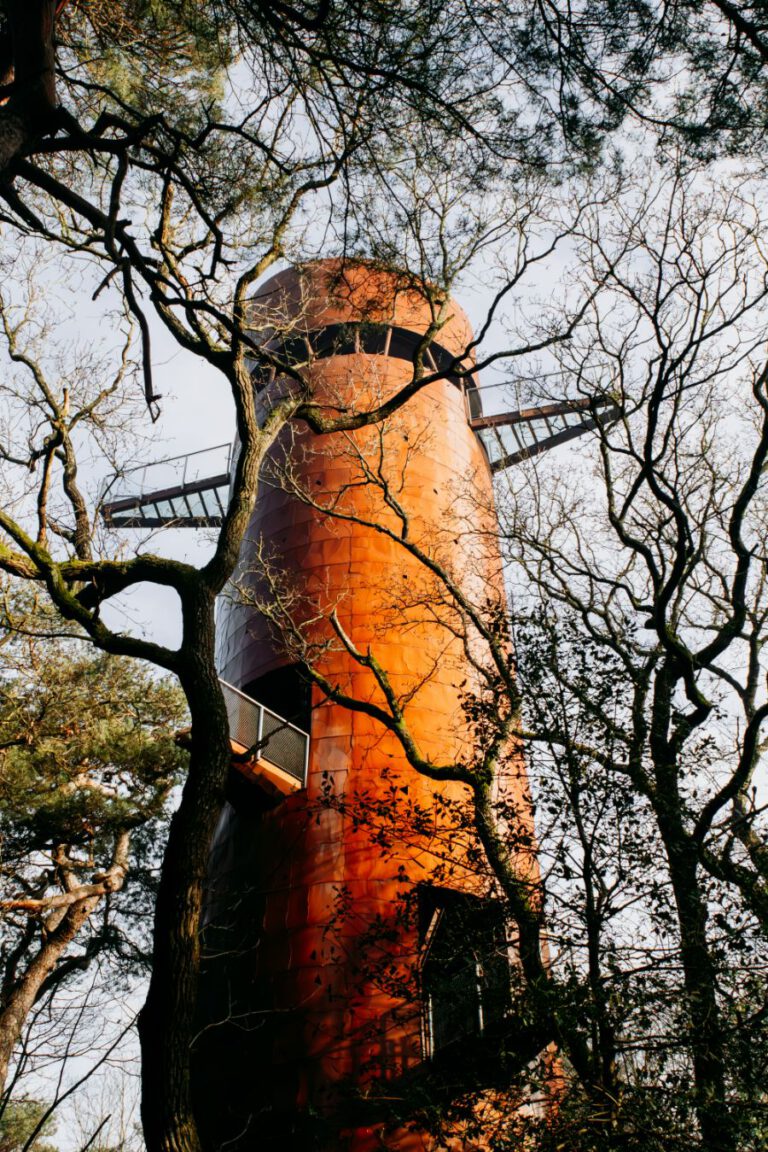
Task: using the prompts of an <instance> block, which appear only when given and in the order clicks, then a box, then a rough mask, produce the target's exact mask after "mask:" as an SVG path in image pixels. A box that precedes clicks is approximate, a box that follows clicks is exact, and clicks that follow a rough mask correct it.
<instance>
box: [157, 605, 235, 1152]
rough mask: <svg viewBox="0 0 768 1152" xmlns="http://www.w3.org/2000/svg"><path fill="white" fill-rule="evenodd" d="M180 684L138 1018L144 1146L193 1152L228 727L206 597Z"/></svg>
mask: <svg viewBox="0 0 768 1152" xmlns="http://www.w3.org/2000/svg"><path fill="white" fill-rule="evenodd" d="M184 624H185V628H184V630H185V637H187V638H190V637H194V638H195V642H194V643H191V642H190V641H189V639H186V640H185V644H184V646H183V648H182V665H186V672H185V671H182V673H181V680H182V686H183V688H184V690H185V692H186V694H187V700H188V703H189V707H190V713H191V718H192V729H191V744H190V761H189V774H188V776H187V780H186V782H185V784H184V788H183V791H182V796H181V802H180V804H179V808H178V810H177V811H176V813H175V815H174V817H173V819H172V821H171V826H170V831H169V834H168V843H167V846H166V850H165V854H164V857H163V865H162V871H161V876H160V888H159V892H158V898H157V906H156V910H155V927H154V950H153V958H154V959H153V969H152V977H151V980H150V985H149V991H148V994H147V1000H146V1003H145V1005H144V1007H143V1009H142V1011H141V1015H140V1017H139V1037H140V1040H141V1052H142V1101H141V1115H142V1124H143V1128H144V1139H145V1141H146V1146H147V1150H148V1152H200V1150H201V1147H202V1146H201V1143H200V1138H199V1135H198V1131H197V1124H196V1121H195V1117H194V1112H193V1108H192V1094H191V1082H190V1061H191V1049H192V1042H193V1039H194V1026H195V1012H196V1005H197V994H198V978H199V969H200V925H201V914H202V905H203V892H204V885H205V878H206V872H207V864H208V852H209V847H210V843H211V839H212V837H213V832H214V830H215V827H216V823H217V820H218V817H219V813H220V811H221V808H222V805H223V801H224V786H225V783H226V778H227V773H228V771H229V767H230V760H231V757H230V750H229V726H228V721H227V713H226V708H225V706H224V699H223V696H222V694H221V689H220V686H219V682H218V678H217V676H216V671H215V665H214V622H213V598H212V597H211V596H206V597H203V596H201V597H200V598H199V602H198V603H195V604H189V603H187V604H185V621H184Z"/></svg>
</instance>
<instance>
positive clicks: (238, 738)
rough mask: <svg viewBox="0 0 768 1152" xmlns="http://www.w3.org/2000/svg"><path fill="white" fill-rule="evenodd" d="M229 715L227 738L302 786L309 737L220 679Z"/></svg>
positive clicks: (306, 766)
mask: <svg viewBox="0 0 768 1152" xmlns="http://www.w3.org/2000/svg"><path fill="white" fill-rule="evenodd" d="M219 683H220V684H221V687H222V689H223V692H224V703H225V704H226V707H227V714H228V716H229V731H230V739H232V740H234V741H235V743H237V744H240V745H241V746H242V747H243V748H245V749H246V750H253V751H254V754H255V756H256V757H257V758H258V759H259V760H266V761H268V762H269V763H270V764H274V765H275V766H276V767H277V768H280V769H281V770H282V771H283V772H287V773H288V775H289V776H292V777H293V779H294V780H296V781H297V782H298V784H299V786H300V787H302V788H303V787H304V785H305V784H306V780H307V771H308V769H309V742H310V736H309V733H308V732H305V731H304V729H303V728H299V727H298V726H297V725H296V724H292V723H291V722H290V720H286V719H285V717H283V716H280V715H278V713H277V712H273V711H272V709H271V708H267V707H266V706H265V705H264V704H260V703H259V701H258V700H254V699H253V697H252V696H247V695H246V694H245V692H242V691H241V690H240V689H239V688H236V687H235V685H234V684H229V683H228V682H227V681H226V680H222V679H221V678H219Z"/></svg>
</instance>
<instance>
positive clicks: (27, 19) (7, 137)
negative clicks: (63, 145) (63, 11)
mask: <svg viewBox="0 0 768 1152" xmlns="http://www.w3.org/2000/svg"><path fill="white" fill-rule="evenodd" d="M56 8H57V5H56V0H6V3H5V10H6V19H7V25H8V34H9V39H8V41H7V42H6V44H4V45H3V50H2V52H1V53H0V67H1V68H2V72H3V77H2V82H3V84H4V85H6V86H7V87H8V88H9V93H8V96H7V98H6V102H5V103H4V104H3V105H2V106H1V107H0V179H2V178H3V175H4V172H5V169H6V168H7V167H8V165H9V164H10V163H11V162H12V161H13V160H14V159H15V157H16V156H18V155H19V153H20V152H21V151H22V150H23V149H24V147H25V146H26V145H27V144H28V143H29V142H30V140H32V139H34V138H35V137H38V136H42V135H45V133H46V132H49V131H50V130H51V127H52V126H53V124H54V122H55V115H56V73H55V64H56V59H55V48H54V25H55V21H56ZM9 63H10V66H9Z"/></svg>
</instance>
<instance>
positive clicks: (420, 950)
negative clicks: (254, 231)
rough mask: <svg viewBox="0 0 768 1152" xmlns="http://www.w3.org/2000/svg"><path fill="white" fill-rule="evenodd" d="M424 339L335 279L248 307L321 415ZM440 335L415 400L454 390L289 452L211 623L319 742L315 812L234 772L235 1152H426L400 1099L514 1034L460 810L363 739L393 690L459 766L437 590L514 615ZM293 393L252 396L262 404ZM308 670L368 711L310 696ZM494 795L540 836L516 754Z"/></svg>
mask: <svg viewBox="0 0 768 1152" xmlns="http://www.w3.org/2000/svg"><path fill="white" fill-rule="evenodd" d="M434 319H435V317H434V315H433V313H432V311H431V309H430V306H429V303H428V301H427V299H426V297H425V292H424V290H423V286H422V289H421V290H418V289H417V288H413V287H410V288H409V287H408V286H407V285H406V284H404V283H403V282H402V281H401V280H400V279H399V278H398V277H396V276H395V275H393V274H389V273H381V272H377V271H375V270H373V269H372V268H370V267H369V266H367V265H364V264H352V265H347V266H343V265H341V264H339V263H337V262H333V261H323V262H318V263H315V264H312V265H310V266H309V267H308V268H306V269H305V270H303V271H294V270H290V271H288V272H285V273H281V274H280V275H278V276H276V277H274V278H273V279H272V280H270V281H269V282H268V283H267V284H266V285H264V286H263V287H262V289H261V290H260V292H259V295H258V297H257V299H256V301H255V303H254V326H255V328H256V329H257V330H260V331H261V332H262V334H263V338H264V340H265V341H267V342H269V341H270V339H271V340H272V347H273V349H274V351H275V355H276V356H280V357H286V358H288V356H289V354H290V358H291V360H292V362H294V363H296V365H297V373H298V372H299V371H300V372H301V373H302V374H304V375H306V378H307V379H308V380H309V381H310V385H311V396H312V400H313V402H314V403H316V404H317V405H319V406H321V407H327V408H330V409H333V410H335V411H340V410H344V411H349V410H353V411H367V410H370V409H372V408H374V407H376V406H377V405H379V404H381V403H382V402H384V401H386V400H387V399H389V398H390V397H392V396H394V395H395V394H396V393H397V392H398V391H399V390H400V389H401V388H402V387H403V386H404V385H405V384H407V383H408V382H409V381H410V380H411V379H412V377H413V372H414V354H415V352H416V349H417V348H418V346H419V344H420V341H421V339H422V337H423V336H424V333H425V332H426V331H427V330H428V328H429V326H430V324H432V322H433V321H434ZM439 319H440V327H439V329H438V330H436V331H435V334H434V340H433V343H432V344H431V346H430V352H429V354H428V355H429V357H432V358H433V359H432V360H431V361H430V360H429V358H428V359H427V361H426V363H425V366H424V374H425V375H430V374H435V373H436V371H440V370H445V371H446V372H447V375H445V376H444V377H443V378H441V379H436V380H434V381H433V382H432V383H430V384H428V385H426V386H425V387H423V388H420V389H418V390H416V391H415V392H414V394H413V395H412V396H411V397H410V398H409V399H408V401H407V402H406V403H405V404H404V405H403V406H402V407H401V408H399V409H397V410H396V411H394V412H393V413H392V414H391V415H390V416H388V417H387V418H386V419H385V420H384V421H383V422H382V423H380V424H376V425H372V426H371V427H365V428H362V429H360V430H357V431H355V432H352V433H334V434H332V435H327V436H317V435H315V434H313V433H311V432H309V431H308V430H307V429H306V428H304V427H300V428H290V429H287V430H286V432H285V434H284V435H283V436H282V437H281V438H280V439H279V441H278V442H277V444H276V445H275V446H274V448H273V450H272V452H271V454H270V458H269V462H268V464H267V466H266V468H265V471H264V477H263V484H262V490H261V492H260V495H259V499H258V502H257V507H256V510H255V513H254V516H253V519H252V522H251V525H250V529H249V532H248V538H247V540H246V542H245V544H244V547H243V550H242V553H241V563H240V571H239V574H238V578H237V590H236V591H234V592H233V594H232V595H231V596H230V597H229V598H227V600H226V602H225V603H224V604H223V605H222V608H221V612H220V618H219V631H220V674H221V676H222V679H223V680H224V681H226V682H228V683H229V684H231V685H233V686H234V687H235V688H238V689H240V690H242V692H244V693H245V694H246V695H247V696H249V697H252V698H253V699H255V700H257V701H260V702H261V703H262V704H264V705H266V707H267V708H269V709H271V710H272V712H273V713H276V714H277V715H278V716H282V717H285V718H287V720H289V721H291V722H292V723H295V724H296V725H297V727H298V728H302V729H304V730H306V731H308V732H309V737H310V740H309V752H308V771H307V775H306V786H305V787H298V786H292V785H291V783H290V777H285V774H283V777H284V778H281V777H280V775H279V773H277V772H271V770H270V768H269V765H268V764H267V767H266V768H265V764H264V761H263V760H260V759H259V758H258V757H257V758H255V760H254V761H253V762H252V763H251V764H250V766H249V765H247V764H246V765H245V766H243V765H241V769H240V780H239V783H238V784H237V786H236V787H235V788H234V789H233V796H232V803H231V805H230V806H229V807H228V808H227V810H226V813H225V818H224V820H223V821H222V825H221V827H220V829H219V834H218V837H217V842H216V846H215V849H214V854H213V861H212V877H213V879H212V895H211V908H210V912H209V929H208V940H209V945H208V951H209V956H210V959H209V962H208V963H209V976H208V980H207V987H208V989H209V992H208V993H207V996H208V1003H207V1007H206V1010H205V1011H206V1013H207V1017H206V1021H205V1028H206V1031H205V1033H204V1034H203V1039H202V1041H201V1046H202V1050H203V1052H204V1059H203V1060H202V1062H201V1066H202V1067H203V1069H204V1070H203V1072H201V1075H203V1076H205V1078H206V1081H207V1085H208V1087H207V1091H210V1090H211V1086H212V1085H213V1086H214V1087H215V1091H216V1092H217V1093H218V1092H221V1093H222V1094H226V1095H227V1097H228V1100H229V1103H228V1104H227V1105H226V1107H225V1106H224V1104H223V1103H222V1113H223V1112H224V1111H226V1110H227V1109H229V1110H230V1111H231V1112H232V1113H233V1116H232V1118H231V1120H229V1121H227V1123H226V1124H223V1126H221V1127H219V1128H217V1126H216V1125H217V1122H216V1121H214V1120H210V1118H209V1120H208V1121H207V1123H208V1124H209V1125H210V1126H211V1130H212V1131H214V1130H215V1131H216V1132H220V1134H221V1137H220V1138H222V1139H223V1138H226V1139H231V1140H233V1141H234V1143H233V1146H234V1147H238V1148H240V1147H242V1148H247V1147H251V1146H252V1147H254V1148H255V1147H259V1148H260V1149H265V1148H273V1147H275V1148H276V1147H278V1146H280V1147H281V1148H284V1149H288V1148H294V1147H295V1148H307V1149H309V1148H315V1147H317V1148H328V1149H349V1150H350V1152H367V1150H368V1149H370V1150H373V1149H380V1148H390V1149H398V1150H402V1152H406V1150H411V1149H413V1150H416V1149H419V1150H422V1149H427V1148H431V1147H437V1146H438V1145H435V1144H434V1143H431V1142H430V1140H431V1137H430V1136H429V1135H428V1134H427V1125H426V1123H425V1121H424V1120H423V1118H420V1115H419V1110H418V1107H417V1105H416V1104H414V1103H413V1102H412V1099H411V1096H410V1095H409V1093H410V1092H411V1090H412V1089H413V1088H414V1086H415V1088H416V1089H418V1083H419V1076H421V1075H423V1074H424V1069H425V1068H430V1067H434V1066H435V1065H436V1063H437V1062H439V1058H441V1057H442V1055H443V1054H444V1053H448V1054H449V1055H450V1053H451V1051H455V1050H456V1046H457V1045H458V1046H459V1048H461V1047H462V1046H464V1047H465V1050H466V1051H469V1050H470V1049H471V1048H472V1045H474V1044H476V1043H477V1042H479V1039H480V1038H481V1036H482V1034H483V1033H484V1032H485V1033H492V1031H493V1027H494V1026H495V1025H497V1024H498V1023H499V1021H500V1020H501V1018H502V1017H503V1016H504V1014H505V1013H506V1012H507V1010H508V1008H509V997H510V995H511V994H510V973H511V971H512V970H513V968H514V942H513V940H512V939H511V936H510V930H509V925H508V923H507V921H506V917H505V916H504V914H503V913H502V912H501V904H500V903H499V902H498V901H494V900H493V899H491V898H490V897H491V894H492V886H491V881H490V879H489V873H488V870H487V867H486V866H485V864H484V862H483V856H482V852H481V851H480V848H479V844H478V842H477V840H476V838H475V834H474V832H473V830H472V826H471V819H470V814H469V813H468V793H467V790H466V789H465V788H464V786H462V785H459V784H456V783H447V782H435V781H434V780H431V779H429V778H428V777H427V776H425V775H423V774H421V773H419V772H418V771H416V770H415V769H414V768H413V767H411V766H410V764H409V763H408V759H407V757H406V755H405V752H404V748H403V743H402V742H401V740H400V739H398V736H397V734H396V733H394V732H392V731H387V729H386V727H385V726H384V725H382V723H381V721H380V720H379V719H377V718H376V714H375V710H376V709H383V710H385V711H386V710H390V711H391V705H392V700H389V701H388V699H387V690H388V689H389V690H391V693H392V698H393V699H394V700H396V702H397V707H398V708H400V709H401V710H402V720H401V721H400V722H401V724H402V728H403V731H405V732H406V733H407V736H408V738H409V739H411V740H412V741H413V744H414V746H415V747H416V748H417V749H418V752H419V754H420V755H422V756H423V757H425V758H426V759H427V760H429V761H430V762H431V763H432V764H436V765H445V764H451V763H454V762H460V763H472V760H473V757H474V755H475V745H476V742H477V740H478V733H477V729H476V726H475V725H474V723H473V722H472V720H471V719H470V717H469V716H468V714H467V708H466V701H467V698H468V696H469V695H471V693H472V691H473V689H475V688H477V687H478V683H479V675H480V673H479V672H478V670H477V668H476V666H475V662H478V661H482V659H483V654H482V652H480V651H479V650H478V649H477V640H476V638H474V637H472V636H471V634H470V632H468V630H467V626H466V617H465V616H464V615H463V614H462V612H461V611H460V610H459V609H458V608H457V606H456V603H455V600H452V598H451V596H450V595H449V594H448V592H447V590H446V584H445V580H444V579H443V576H441V573H442V574H444V575H445V576H447V577H448V578H449V580H450V581H452V582H454V583H455V585H456V587H457V588H458V589H460V591H461V594H462V595H463V596H465V597H466V598H467V599H468V600H469V601H470V602H472V603H473V604H475V605H477V606H482V607H483V608H484V609H487V607H488V606H489V605H490V606H491V607H494V608H495V609H497V610H498V611H499V613H500V614H502V613H503V608H504V590H503V581H502V574H501V563H500V558H499V554H498V551H497V545H496V532H495V517H494V514H493V491H492V483H491V469H490V467H489V463H488V460H487V458H486V454H485V452H484V450H483V447H482V445H481V444H480V441H479V440H478V438H477V436H476V434H475V432H474V431H473V429H472V427H471V426H470V423H469V419H468V409H467V396H466V387H465V384H466V377H465V378H464V384H463V383H462V381H461V380H460V379H457V377H456V370H455V364H454V369H453V371H451V369H450V365H451V363H452V362H453V361H454V359H455V358H462V357H464V356H465V354H466V349H467V346H468V345H469V344H470V342H471V339H472V333H471V330H470V327H469V324H468V321H467V319H466V317H465V316H464V314H463V313H462V311H461V309H460V308H459V307H458V306H457V305H455V304H454V303H453V302H450V303H449V305H448V307H447V309H444V311H443V313H442V315H441V316H440V317H439ZM271 329H274V330H275V332H277V333H279V336H274V337H271V336H270V330H271ZM267 347H270V344H269V343H267ZM430 365H432V366H431V367H430ZM296 386H297V385H296V384H293V385H291V384H290V382H288V381H286V379H285V378H284V377H283V378H278V379H273V380H271V381H269V380H263V381H262V383H261V392H260V394H259V402H260V403H261V404H262V405H263V406H264V407H265V409H266V407H268V406H269V404H270V403H272V402H273V401H274V398H275V396H277V395H284V394H285V393H286V390H288V389H290V387H296ZM403 542H405V544H406V545H410V544H413V545H415V547H416V549H417V550H418V551H419V552H420V553H421V554H423V556H422V558H419V557H418V556H416V555H414V554H413V552H412V551H409V550H408V547H404V544H403ZM423 557H426V558H427V559H428V563H427V564H426V565H425V563H424V562H423ZM265 571H266V572H267V573H268V576H265V575H264V572H265ZM309 665H311V666H312V668H314V670H315V671H316V673H317V675H318V676H319V677H320V678H324V680H325V681H326V682H327V683H328V684H330V685H331V686H332V688H333V689H334V690H335V691H336V692H339V693H342V694H343V695H345V696H348V697H350V698H353V699H354V700H355V701H356V702H357V705H358V706H357V707H356V708H350V707H347V706H345V705H344V704H342V703H338V702H335V701H334V700H331V699H328V698H327V697H326V695H325V693H324V692H323V691H322V690H321V688H320V687H318V686H317V684H314V686H312V687H311V690H310V687H309V685H308V680H307V672H306V669H307V666H309ZM277 738H278V737H275V739H277ZM244 746H245V745H244ZM286 780H287V783H286ZM499 789H500V795H503V797H504V799H505V800H506V802H507V804H509V805H510V806H512V807H513V808H514V809H515V810H516V812H517V814H518V818H519V819H520V821H521V822H522V823H523V824H524V825H526V826H527V827H528V828H529V829H530V830H531V832H532V829H531V818H530V802H529V799H528V794H527V788H526V782H525V776H524V771H523V768H522V762H521V759H520V757H519V755H517V754H516V753H515V751H514V749H510V752H509V756H508V762H507V763H506V764H505V765H504V766H503V769H502V772H501V778H500V783H499ZM531 843H532V838H531ZM533 851H534V850H533V847H531V849H530V854H529V855H530V859H528V860H527V862H526V863H525V864H524V865H523V866H524V867H525V868H528V869H530V870H531V875H533V874H534V871H535V859H534V854H533ZM457 933H458V935H461V934H465V935H467V934H468V935H469V937H471V938H469V939H467V941H466V948H465V949H464V950H463V951H461V950H458V951H457V947H456V937H457ZM462 957H463V959H462ZM211 989H215V991H210V990H211ZM211 1021H213V1024H212V1023H211ZM417 1097H418V1092H416V1094H415V1095H414V1096H413V1100H416V1099H417ZM232 1101H234V1103H232ZM227 1125H228V1126H227ZM236 1138H239V1139H240V1143H237V1139H236ZM457 1140H458V1136H457ZM440 1146H442V1147H448V1146H449V1145H447V1144H442V1145H440ZM456 1146H457V1147H458V1146H460V1147H467V1148H469V1147H477V1148H480V1147H483V1143H482V1141H480V1142H479V1143H478V1142H477V1141H475V1142H474V1143H472V1142H469V1143H457V1145H456Z"/></svg>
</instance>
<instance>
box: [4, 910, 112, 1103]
mask: <svg viewBox="0 0 768 1152" xmlns="http://www.w3.org/2000/svg"><path fill="white" fill-rule="evenodd" d="M102 899H103V895H98V896H89V897H86V898H85V899H83V900H79V901H77V903H75V904H73V905H72V906H71V907H70V908H68V909H67V911H66V913H65V915H64V916H63V917H62V919H61V921H60V922H59V924H58V926H57V927H56V928H55V929H54V930H53V931H52V932H51V933H50V934H49V935H47V936H46V938H45V940H44V943H43V945H42V947H41V949H40V951H39V952H38V954H37V956H36V957H35V958H34V960H33V961H32V963H31V964H30V965H29V967H28V968H27V970H26V971H25V973H24V975H23V976H21V977H20V978H19V980H18V981H17V983H16V985H15V987H14V989H13V991H12V992H11V994H10V995H9V996H8V998H7V999H6V1001H5V1003H4V1004H3V1006H2V1011H0V1096H2V1094H3V1091H4V1089H5V1082H6V1080H7V1078H8V1067H9V1065H10V1062H11V1058H12V1056H13V1052H14V1049H15V1048H16V1045H17V1044H18V1042H19V1040H20V1039H21V1034H22V1031H23V1029H24V1025H25V1024H26V1021H27V1018H28V1017H29V1014H30V1012H31V1011H32V1009H33V1007H34V1005H35V1001H36V1000H37V997H38V995H39V993H40V989H41V988H42V987H43V984H44V983H45V981H46V980H47V978H48V977H49V976H50V974H51V972H53V970H54V968H55V967H56V964H57V963H58V961H59V960H60V959H61V957H62V956H63V955H64V953H65V952H66V950H67V948H68V947H69V945H70V944H71V943H72V941H73V940H74V939H75V937H76V936H77V934H78V933H79V931H80V929H81V928H82V926H83V925H84V924H85V922H86V920H88V918H89V916H91V914H92V913H93V912H94V911H95V910H96V908H97V907H98V905H99V902H100V901H101V900H102Z"/></svg>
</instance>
